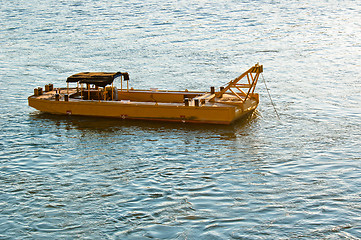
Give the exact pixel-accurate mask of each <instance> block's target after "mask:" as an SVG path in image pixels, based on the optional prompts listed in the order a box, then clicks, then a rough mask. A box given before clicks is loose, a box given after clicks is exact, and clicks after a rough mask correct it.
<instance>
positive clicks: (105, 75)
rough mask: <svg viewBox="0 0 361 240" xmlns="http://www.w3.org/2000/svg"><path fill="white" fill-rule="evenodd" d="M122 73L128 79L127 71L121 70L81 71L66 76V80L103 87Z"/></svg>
mask: <svg viewBox="0 0 361 240" xmlns="http://www.w3.org/2000/svg"><path fill="white" fill-rule="evenodd" d="M121 75H123V76H124V78H126V77H127V78H128V79H129V75H128V73H121V72H82V73H77V74H74V75H71V76H70V77H68V78H67V80H66V81H67V82H79V83H86V84H94V85H96V86H99V87H105V86H106V85H109V84H112V83H113V81H114V79H115V78H117V77H119V76H121Z"/></svg>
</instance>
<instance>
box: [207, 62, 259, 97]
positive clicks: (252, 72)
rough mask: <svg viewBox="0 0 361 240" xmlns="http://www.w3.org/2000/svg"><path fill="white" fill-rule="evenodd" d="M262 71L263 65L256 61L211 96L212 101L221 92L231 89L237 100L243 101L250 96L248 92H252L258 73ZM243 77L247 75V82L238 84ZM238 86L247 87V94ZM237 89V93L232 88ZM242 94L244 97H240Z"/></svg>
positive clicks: (220, 94)
mask: <svg viewBox="0 0 361 240" xmlns="http://www.w3.org/2000/svg"><path fill="white" fill-rule="evenodd" d="M262 72H263V65H259V64H258V63H257V64H256V65H254V66H253V67H251V68H250V69H248V70H247V71H246V72H244V73H243V74H241V75H240V76H239V77H237V78H235V79H234V80H232V81H230V82H229V83H228V85H227V86H226V87H225V88H224V89H223V90H222V91H220V92H218V93H217V94H216V95H215V97H214V98H212V101H215V100H216V98H220V97H221V96H222V95H223V94H225V93H226V92H227V91H231V92H232V93H233V94H234V95H235V96H236V97H237V98H238V99H239V100H241V101H243V102H245V101H246V100H247V98H248V97H249V96H250V93H253V92H254V90H255V87H256V85H257V81H258V78H259V75H260V73H262ZM244 77H247V80H248V84H238V82H239V81H240V80H242V79H243V78H244ZM240 88H248V92H247V94H246V93H245V92H244V91H242V89H240ZM234 89H237V90H238V93H237V92H236V91H235V90H234ZM242 96H244V97H242Z"/></svg>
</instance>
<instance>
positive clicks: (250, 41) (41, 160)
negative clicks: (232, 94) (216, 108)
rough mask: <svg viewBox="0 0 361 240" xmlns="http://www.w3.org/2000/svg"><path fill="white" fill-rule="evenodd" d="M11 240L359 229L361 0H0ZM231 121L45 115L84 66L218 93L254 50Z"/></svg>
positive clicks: (137, 84) (3, 186)
mask: <svg viewBox="0 0 361 240" xmlns="http://www.w3.org/2000/svg"><path fill="white" fill-rule="evenodd" d="M0 3H1V4H0V94H1V95H0V113H1V114H0V128H1V131H0V239H73V238H80V239H360V238H361V147H360V146H361V106H360V104H361V71H360V69H361V5H360V3H359V1H353V0H344V1H336V0H319V1H316V0H306V1H301V2H300V1H286V0H279V1H272V0H261V1H248V0H240V1H238V0H233V1H231V0H229V1H227V0H226V1H223V0H215V1H203V0H200V1H185V0H183V1H182V0H179V1H166V0H164V1H162V0H160V1H159V0H158V1H155V0H150V1H139V0H135V1H116V0H104V1H96V0H84V1H73V0H49V1H40V0H26V1H25V0H14V1H5V0H3V1H0ZM257 62H259V63H261V64H263V65H264V73H263V75H264V79H265V80H266V83H267V87H268V89H269V91H270V93H271V96H272V99H273V102H274V104H275V106H276V109H277V111H278V113H279V115H280V120H278V119H277V115H276V113H275V111H274V109H273V106H272V103H271V101H270V99H269V97H268V95H267V89H266V87H265V84H264V82H263V79H260V82H259V84H258V88H257V89H258V92H259V93H260V95H261V101H260V105H259V108H258V111H257V112H255V113H254V115H253V116H252V117H251V118H250V119H247V120H245V121H241V122H238V123H236V124H234V125H231V126H225V127H222V126H212V125H207V126H204V125H188V124H169V123H148V122H142V121H137V122H131V121H124V120H123V121H122V120H114V119H97V118H86V117H63V116H51V115H48V114H42V113H40V112H38V111H36V110H34V109H32V108H30V107H28V105H27V97H28V96H29V95H31V94H32V93H33V89H34V88H35V87H38V86H42V87H43V86H44V85H45V84H47V83H50V82H51V83H53V84H54V85H55V87H61V86H65V79H66V77H67V76H69V75H71V74H73V73H77V72H82V71H127V72H129V74H130V78H131V82H130V84H131V86H132V87H134V88H145V89H148V88H150V87H157V88H160V89H174V90H184V89H190V90H205V91H206V90H208V89H209V87H210V86H221V85H223V84H224V83H226V82H228V81H230V80H232V79H233V78H235V77H237V76H238V75H240V74H241V73H242V72H243V71H245V70H247V69H248V68H249V67H251V66H252V65H254V64H255V63H257Z"/></svg>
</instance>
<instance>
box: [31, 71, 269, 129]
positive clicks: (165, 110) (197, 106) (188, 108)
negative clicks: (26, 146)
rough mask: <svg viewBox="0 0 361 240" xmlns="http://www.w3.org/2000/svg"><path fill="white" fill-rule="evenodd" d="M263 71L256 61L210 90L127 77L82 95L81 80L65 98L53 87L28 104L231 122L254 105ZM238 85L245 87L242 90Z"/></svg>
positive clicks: (85, 112) (75, 111)
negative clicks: (144, 85) (144, 83)
mask: <svg viewBox="0 0 361 240" xmlns="http://www.w3.org/2000/svg"><path fill="white" fill-rule="evenodd" d="M262 71H263V69H262V65H258V64H256V65H255V66H254V67H252V68H250V69H249V70H248V71H246V72H245V73H243V74H242V75H241V76H239V77H238V78H236V79H234V80H233V81H231V82H230V83H229V84H228V86H226V87H225V88H224V89H223V90H221V91H219V92H215V93H213V94H212V93H209V92H192V91H188V90H186V91H166V90H157V89H151V90H134V89H133V88H131V89H129V83H128V82H129V81H127V89H126V91H124V90H123V86H122V85H121V88H120V89H119V90H118V91H117V92H114V91H115V89H116V88H115V87H114V86H113V84H112V86H108V87H104V88H102V89H101V90H100V89H99V88H97V87H96V88H90V85H88V86H87V89H84V90H85V91H87V93H88V94H85V96H84V93H83V86H82V84H81V91H80V92H79V90H78V86H77V88H69V86H67V91H66V92H67V94H69V99H68V101H64V100H62V99H63V98H62V97H60V101H55V97H54V96H55V91H54V90H53V91H49V92H46V93H44V94H41V95H39V94H35V95H33V96H30V97H29V98H28V102H29V106H31V107H33V108H35V109H38V110H40V111H43V112H48V113H53V114H68V115H80V116H95V117H114V118H122V119H144V120H161V121H178V122H194V123H214V124H230V123H232V122H233V121H235V120H236V119H238V118H240V117H242V116H244V115H247V114H249V113H252V112H253V111H254V110H255V109H256V108H257V106H258V103H259V96H258V94H257V93H254V89H255V86H256V84H257V80H258V76H259V74H260V73H261V72H262ZM245 76H247V82H248V83H246V84H239V83H238V81H239V80H241V79H242V78H244V77H245ZM121 82H122V79H121ZM121 84H122V83H121ZM241 88H246V89H248V91H246V92H244V91H242V89H241ZM109 91H111V93H110V92H109ZM59 93H60V91H59ZM86 96H88V98H87V99H86ZM185 99H187V103H186V104H185V102H184V101H185Z"/></svg>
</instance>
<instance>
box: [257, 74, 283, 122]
mask: <svg viewBox="0 0 361 240" xmlns="http://www.w3.org/2000/svg"><path fill="white" fill-rule="evenodd" d="M261 76H262V79H263V82H264V85H265V87H266V90H267V93H268V97H269V99H270V100H271V104H272V106H273V109H274V110H275V113H276V115H277V118H278V120H281V118H280V116H279V115H278V112H277V109H276V106H275V105H274V103H273V101H272V97H271V94H270V92H269V90H268V87H267V84H266V80H265V79H264V77H263V74H262V73H261Z"/></svg>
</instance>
